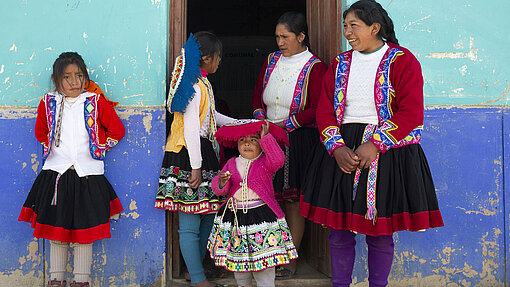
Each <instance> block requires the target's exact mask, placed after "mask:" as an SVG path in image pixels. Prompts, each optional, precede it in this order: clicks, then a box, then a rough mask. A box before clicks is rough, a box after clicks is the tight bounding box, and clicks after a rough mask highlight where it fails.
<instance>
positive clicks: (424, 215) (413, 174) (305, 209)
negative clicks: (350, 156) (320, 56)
mask: <svg viewBox="0 0 510 287" xmlns="http://www.w3.org/2000/svg"><path fill="white" fill-rule="evenodd" d="M365 126H366V125H365V124H345V125H342V127H341V130H340V132H341V134H342V136H343V138H344V141H345V143H346V145H347V147H349V148H351V149H352V148H354V147H358V146H359V145H360V144H361V139H362V136H363V131H364V129H365ZM313 154H314V156H313V160H312V162H311V164H310V166H309V168H308V171H307V175H306V178H305V179H304V183H303V195H302V196H301V200H300V212H301V215H302V216H304V217H306V218H308V219H310V220H311V221H313V222H316V223H319V224H324V225H326V226H328V227H330V228H333V229H337V230H352V231H355V232H359V233H362V234H366V235H371V236H378V235H390V234H392V233H393V232H396V231H401V230H409V231H418V230H423V229H429V228H435V227H441V226H443V225H444V224H443V219H442V217H441V212H440V211H439V206H438V202H437V198H436V193H435V188H434V182H433V180H432V175H431V173H430V169H429V166H428V163H427V159H426V157H425V154H424V153H423V150H422V148H421V146H420V145H419V144H413V145H407V146H403V147H400V148H395V149H390V150H389V151H387V152H386V153H384V154H380V157H379V163H378V169H377V181H376V209H377V220H376V221H375V224H374V222H373V221H372V220H368V219H366V218H365V214H366V212H367V178H368V169H364V170H363V171H362V173H361V176H360V179H359V184H358V188H357V191H356V194H355V196H354V195H353V184H354V177H355V172H352V173H351V174H346V173H343V172H342V171H341V170H340V168H339V167H338V165H337V163H336V160H335V158H334V157H331V156H330V155H329V154H328V152H327V151H326V149H325V147H324V146H323V145H320V146H317V147H316V148H315V150H314V152H313Z"/></svg>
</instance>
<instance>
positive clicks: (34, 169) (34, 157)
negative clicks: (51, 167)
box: [30, 153, 39, 173]
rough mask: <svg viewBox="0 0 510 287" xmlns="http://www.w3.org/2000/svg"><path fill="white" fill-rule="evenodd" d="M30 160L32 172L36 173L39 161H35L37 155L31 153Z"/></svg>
mask: <svg viewBox="0 0 510 287" xmlns="http://www.w3.org/2000/svg"><path fill="white" fill-rule="evenodd" d="M30 156H31V157H32V158H31V159H30V162H31V163H32V170H33V171H34V172H35V173H37V169H38V168H39V161H38V160H37V154H35V153H33V154H31V155H30Z"/></svg>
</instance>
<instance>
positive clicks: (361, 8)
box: [343, 0, 398, 45]
mask: <svg viewBox="0 0 510 287" xmlns="http://www.w3.org/2000/svg"><path fill="white" fill-rule="evenodd" d="M350 12H352V13H354V14H355V15H356V17H358V18H359V19H360V20H361V21H363V22H365V24H367V25H368V26H370V25H372V24H374V23H379V24H380V25H381V29H380V30H379V34H378V36H379V37H381V38H383V39H384V40H386V41H388V42H391V43H393V44H396V45H398V40H397V36H396V35H395V29H394V27H393V21H391V18H390V16H388V12H386V10H384V8H383V7H382V6H381V4H379V3H377V2H375V1H374V0H360V1H358V2H356V3H354V4H352V5H351V7H349V9H347V10H345V11H344V13H343V17H344V19H345V16H347V14H348V13H350Z"/></svg>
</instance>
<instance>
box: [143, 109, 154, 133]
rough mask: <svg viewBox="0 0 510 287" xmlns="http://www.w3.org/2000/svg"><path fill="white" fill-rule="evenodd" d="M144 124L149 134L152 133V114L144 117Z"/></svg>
mask: <svg viewBox="0 0 510 287" xmlns="http://www.w3.org/2000/svg"><path fill="white" fill-rule="evenodd" d="M143 126H144V127H145V132H146V133H147V134H149V135H150V134H151V128H152V114H151V113H148V114H147V115H146V116H145V117H143Z"/></svg>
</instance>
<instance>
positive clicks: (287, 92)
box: [262, 49, 313, 122]
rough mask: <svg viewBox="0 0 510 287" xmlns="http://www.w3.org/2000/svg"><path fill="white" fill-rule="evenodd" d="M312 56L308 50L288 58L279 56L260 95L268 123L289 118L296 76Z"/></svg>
mask: <svg viewBox="0 0 510 287" xmlns="http://www.w3.org/2000/svg"><path fill="white" fill-rule="evenodd" d="M312 56H313V55H312V53H310V51H308V49H306V50H305V51H303V52H301V53H299V54H296V55H292V56H290V57H284V56H283V55H282V56H280V59H279V60H278V62H277V63H276V67H275V68H274V70H273V72H272V73H271V77H269V81H268V82H267V85H266V88H265V89H264V93H263V94H262V97H263V100H264V104H265V105H266V112H267V119H268V120H269V121H271V122H280V121H285V120H287V118H288V117H289V112H290V105H291V103H292V100H293V98H294V90H295V89H296V83H297V79H298V76H299V74H300V72H301V70H302V69H303V67H304V66H305V64H306V62H308V60H310V58H311V57H312Z"/></svg>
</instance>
